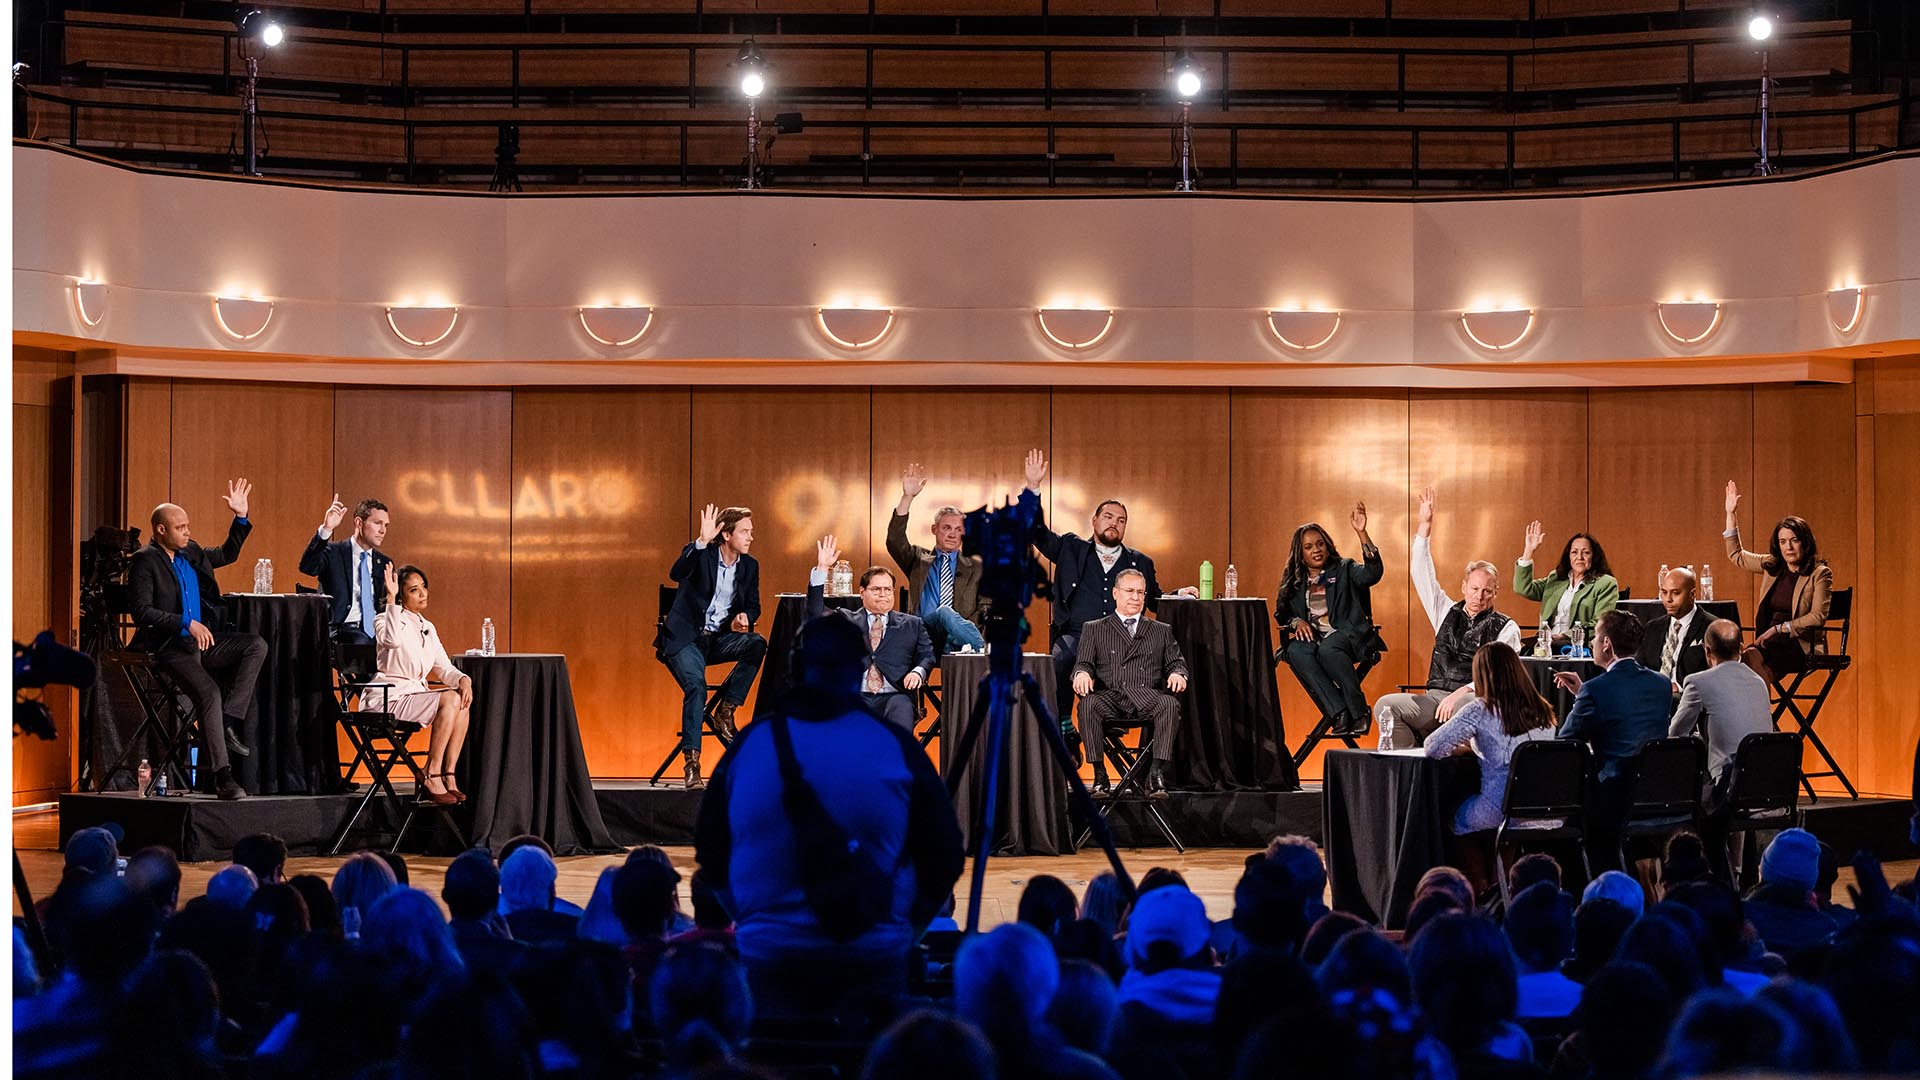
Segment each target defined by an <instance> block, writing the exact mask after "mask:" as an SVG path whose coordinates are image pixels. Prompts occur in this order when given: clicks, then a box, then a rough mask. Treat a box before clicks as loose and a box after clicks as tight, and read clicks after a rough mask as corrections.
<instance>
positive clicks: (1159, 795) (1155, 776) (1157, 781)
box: [1147, 761, 1167, 799]
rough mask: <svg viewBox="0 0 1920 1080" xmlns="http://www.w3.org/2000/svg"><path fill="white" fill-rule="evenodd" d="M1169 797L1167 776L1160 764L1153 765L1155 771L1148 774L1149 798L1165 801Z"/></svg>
mask: <svg viewBox="0 0 1920 1080" xmlns="http://www.w3.org/2000/svg"><path fill="white" fill-rule="evenodd" d="M1166 797H1167V774H1166V772H1165V770H1163V769H1162V768H1161V767H1160V763H1159V762H1157V761H1156V762H1154V763H1153V769H1152V770H1151V771H1149V772H1148V773H1147V798H1149V799H1164V798H1166Z"/></svg>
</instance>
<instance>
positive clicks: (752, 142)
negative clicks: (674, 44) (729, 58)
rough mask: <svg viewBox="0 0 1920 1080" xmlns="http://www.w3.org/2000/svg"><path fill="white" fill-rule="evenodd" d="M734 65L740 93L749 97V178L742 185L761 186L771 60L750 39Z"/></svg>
mask: <svg viewBox="0 0 1920 1080" xmlns="http://www.w3.org/2000/svg"><path fill="white" fill-rule="evenodd" d="M734 66H735V67H737V68H739V70H740V93H741V94H742V95H744V96H745V97H746V99H747V179H746V182H745V183H744V184H742V185H740V186H741V187H743V188H745V189H747V190H748V191H752V190H754V189H755V188H758V187H759V186H760V95H761V94H763V93H765V92H766V89H767V62H766V60H765V59H763V58H762V57H761V55H760V50H759V49H757V48H755V47H754V44H753V39H752V38H748V39H747V40H746V41H745V43H743V44H742V45H741V46H740V56H739V59H737V60H735V61H734Z"/></svg>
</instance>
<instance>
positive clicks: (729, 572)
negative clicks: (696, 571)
mask: <svg viewBox="0 0 1920 1080" xmlns="http://www.w3.org/2000/svg"><path fill="white" fill-rule="evenodd" d="M739 568H740V558H739V556H737V555H736V556H734V560H733V562H731V563H729V562H727V557H726V554H725V553H724V552H722V553H721V555H720V572H719V573H718V574H716V575H714V579H713V603H711V604H708V605H707V622H706V629H708V630H724V629H726V625H727V615H728V613H729V612H731V611H732V610H733V573H734V571H735V570H738V569H739Z"/></svg>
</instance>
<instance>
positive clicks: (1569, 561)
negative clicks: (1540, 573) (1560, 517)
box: [1513, 521, 1620, 645]
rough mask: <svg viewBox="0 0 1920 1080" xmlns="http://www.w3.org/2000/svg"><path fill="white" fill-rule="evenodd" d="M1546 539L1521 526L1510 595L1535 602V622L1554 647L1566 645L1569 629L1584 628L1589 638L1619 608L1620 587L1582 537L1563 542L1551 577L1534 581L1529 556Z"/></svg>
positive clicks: (1596, 544)
mask: <svg viewBox="0 0 1920 1080" xmlns="http://www.w3.org/2000/svg"><path fill="white" fill-rule="evenodd" d="M1546 538H1547V531H1546V530H1545V529H1544V528H1541V526H1540V523H1539V522H1538V521H1530V522H1528V523H1527V536H1526V543H1525V546H1524V547H1523V548H1521V551H1520V558H1519V560H1518V561H1516V562H1515V563H1514V564H1513V591H1515V592H1517V593H1519V594H1520V595H1521V596H1524V597H1526V598H1527V599H1529V600H1538V601H1540V622H1541V623H1542V624H1544V625H1545V626H1546V627H1547V630H1548V632H1549V633H1551V634H1552V635H1553V642H1554V644H1555V645H1558V644H1560V643H1561V642H1564V641H1565V640H1566V639H1567V637H1568V635H1569V633H1570V631H1571V630H1572V628H1573V624H1574V623H1579V624H1580V625H1581V626H1584V627H1586V628H1587V630H1588V632H1589V635H1591V632H1592V630H1593V628H1594V627H1595V626H1596V625H1598V624H1599V622H1600V616H1602V615H1605V614H1606V613H1607V612H1609V611H1612V610H1613V609H1614V608H1616V607H1618V606H1620V583H1619V582H1618V581H1615V580H1614V578H1613V567H1611V566H1609V565H1607V552H1606V549H1605V548H1602V547H1601V546H1600V541H1598V540H1595V539H1594V538H1593V537H1592V536H1590V535H1588V534H1587V533H1583V532H1577V533H1574V534H1573V535H1572V536H1570V537H1568V538H1567V545H1566V546H1565V547H1563V548H1561V549H1560V562H1559V565H1557V566H1555V567H1554V568H1553V573H1551V574H1548V575H1547V576H1546V577H1544V578H1542V577H1535V576H1534V573H1533V552H1534V549H1536V548H1538V547H1539V546H1540V543H1541V541H1543V540H1545V539H1546Z"/></svg>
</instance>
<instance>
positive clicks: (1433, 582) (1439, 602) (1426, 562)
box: [1407, 533, 1520, 652]
mask: <svg viewBox="0 0 1920 1080" xmlns="http://www.w3.org/2000/svg"><path fill="white" fill-rule="evenodd" d="M1407 562H1408V567H1407V574H1408V576H1409V577H1411V578H1413V591H1414V593H1415V594H1417V595H1418V596H1419V597H1420V606H1421V607H1423V608H1425V609H1426V610H1427V621H1428V622H1430V623H1432V624H1433V632H1434V633H1436V634H1437V633H1439V632H1440V624H1441V623H1444V622H1446V621H1447V612H1449V611H1452V610H1453V604H1454V600H1453V597H1451V596H1448V595H1447V590H1445V589H1443V588H1441V587H1440V575H1439V574H1438V573H1436V572H1435V571H1434V569H1433V542H1432V541H1431V540H1429V539H1428V538H1427V537H1424V536H1421V535H1420V534H1418V533H1415V534H1414V537H1413V547H1412V550H1411V552H1410V553H1409V554H1408V556H1407ZM1495 640H1497V641H1499V642H1500V643H1501V644H1502V645H1506V646H1508V647H1509V648H1511V649H1513V651H1514V652H1519V651H1520V624H1519V623H1517V622H1514V621H1513V620H1512V619H1508V620H1507V625H1505V626H1503V627H1501V628H1500V636H1499V637H1498V638H1497V639H1495Z"/></svg>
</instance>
